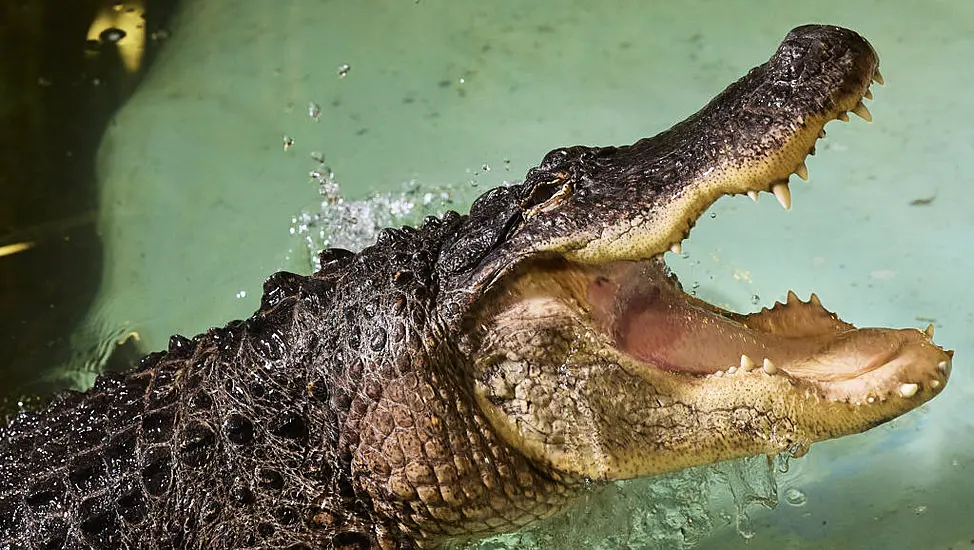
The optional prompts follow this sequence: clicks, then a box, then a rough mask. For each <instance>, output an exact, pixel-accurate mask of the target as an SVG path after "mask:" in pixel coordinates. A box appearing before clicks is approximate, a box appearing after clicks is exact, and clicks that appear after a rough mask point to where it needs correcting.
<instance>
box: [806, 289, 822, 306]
mask: <svg viewBox="0 0 974 550" xmlns="http://www.w3.org/2000/svg"><path fill="white" fill-rule="evenodd" d="M808 303H810V304H812V305H815V306H818V307H822V301H821V300H819V299H818V294H815V293H814V292H813V293H812V295H811V296H809V297H808Z"/></svg>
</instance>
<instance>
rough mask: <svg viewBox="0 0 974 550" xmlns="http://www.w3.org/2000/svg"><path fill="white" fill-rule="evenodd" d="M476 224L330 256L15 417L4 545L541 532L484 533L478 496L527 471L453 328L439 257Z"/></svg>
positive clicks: (2, 452)
mask: <svg viewBox="0 0 974 550" xmlns="http://www.w3.org/2000/svg"><path fill="white" fill-rule="evenodd" d="M465 222H466V218H465V217H461V216H458V215H456V214H453V213H451V214H448V215H447V216H445V217H444V218H443V219H442V220H439V219H430V220H427V222H426V224H425V225H424V226H423V227H422V228H421V229H412V228H403V229H395V230H386V231H384V232H383V233H382V235H381V236H380V238H379V242H380V243H382V244H377V245H376V246H373V247H371V248H368V249H366V250H365V251H363V252H362V253H360V254H358V255H353V254H350V253H347V252H344V251H339V250H330V251H325V252H324V253H323V254H322V260H323V261H322V265H323V266H324V267H323V269H322V270H321V271H320V272H319V273H316V274H315V275H314V276H312V277H300V276H297V275H293V274H289V273H278V274H275V275H273V276H271V277H270V278H269V279H268V280H267V282H266V283H265V292H264V296H263V300H262V306H261V310H260V311H258V312H257V313H256V314H255V315H254V316H253V317H251V318H250V319H247V320H246V321H242V322H233V323H230V324H228V325H227V326H226V327H223V328H217V329H211V330H210V331H208V332H207V333H205V334H202V335H200V336H197V337H196V338H193V339H187V338H184V337H181V336H174V337H172V339H171V340H170V346H169V350H168V351H167V352H165V353H155V354H151V355H149V356H147V357H146V358H145V359H143V360H142V361H141V363H140V364H139V365H138V367H137V368H136V369H134V370H133V371H130V372H129V373H127V374H124V375H118V374H111V375H106V376H103V377H101V378H99V380H98V381H97V383H96V384H95V386H94V387H93V388H92V389H91V390H90V391H89V392H87V393H84V394H79V393H70V392H69V393H65V394H64V395H62V396H60V397H58V398H57V399H56V400H55V402H54V403H53V404H52V405H51V406H50V407H49V408H48V410H46V411H44V412H42V413H41V414H39V415H37V414H31V413H23V414H22V415H21V416H19V417H18V418H16V419H14V420H13V421H12V422H11V423H10V425H9V426H7V428H6V429H5V431H4V432H2V445H0V494H2V497H0V549H6V548H22V547H37V548H42V547H44V548H47V547H50V548H75V547H78V548H86V547H87V548H120V547H124V548H170V547H181V548H190V547H193V548H195V547H234V548H247V547H253V548H258V547H259V548H266V547H275V548H288V547H295V548H298V547H300V546H299V545H301V544H305V545H308V547H312V548H322V547H323V548H332V547H334V548H339V547H348V548H360V547H361V548H365V547H371V546H373V545H381V546H384V547H389V548H397V547H398V548H408V547H411V543H410V542H409V539H410V538H412V537H422V536H424V535H438V534H444V533H446V534H449V533H465V532H468V531H470V530H471V527H470V526H472V527H473V530H474V531H487V530H495V528H496V526H497V525H501V524H503V525H509V524H510V525H514V524H517V523H518V522H519V521H523V519H519V518H522V516H525V514H524V513H521V512H519V513H518V514H516V515H517V516H518V517H517V518H513V520H512V521H509V520H507V519H503V520H496V522H497V524H496V525H492V524H490V523H485V521H484V516H485V514H489V515H495V514H492V513H488V512H487V510H489V506H486V504H484V503H485V502H487V501H486V500H483V499H482V498H480V497H481V496H483V495H486V494H487V492H488V491H487V489H486V488H483V489H476V490H473V489H464V487H463V486H464V485H469V484H473V485H478V486H480V485H483V483H484V481H483V480H484V479H485V480H487V481H488V482H489V483H492V484H496V486H497V487H501V484H505V483H509V482H510V481H511V480H510V479H505V476H507V477H511V476H512V475H513V472H514V471H517V470H519V469H522V468H523V466H524V464H521V463H520V462H523V459H521V458H518V456H519V455H517V453H516V452H514V451H510V450H506V451H505V452H504V453H501V452H500V451H498V450H497V449H499V447H500V446H499V445H498V442H497V441H496V440H495V439H494V438H492V437H491V436H490V434H485V433H484V429H483V428H484V426H483V425H482V424H483V423H484V421H483V419H482V418H480V417H478V416H476V415H475V414H474V413H473V408H474V405H473V398H472V394H471V391H472V390H471V388H470V387H469V382H468V381H464V380H465V378H464V377H463V376H461V375H460V374H459V373H458V372H455V370H456V369H457V368H458V367H459V366H461V365H460V364H459V363H458V360H457V357H458V352H457V350H456V348H455V346H453V345H452V344H451V342H450V341H449V340H446V339H444V338H443V337H442V336H443V334H444V331H445V330H446V328H445V327H444V326H443V324H442V323H441V322H439V321H437V316H438V311H437V307H438V304H437V303H436V297H437V293H438V292H439V287H438V281H437V274H436V264H437V260H438V256H439V251H440V247H441V244H440V243H449V242H451V241H452V240H453V239H455V238H456V235H457V230H458V229H460V228H462V227H463V225H464V223H465ZM490 447H494V448H495V450H494V451H493V454H491V451H490V450H489V448H490ZM505 449H506V448H505ZM505 453H506V454H505ZM486 457H490V459H492V460H494V461H495V462H492V463H490V464H489V465H487V462H488V461H485V458H486ZM511 461H514V462H511ZM516 461H520V462H517V463H515V462H516ZM505 462H509V463H510V464H509V465H506V466H505ZM525 481H526V483H527V485H528V486H531V487H533V486H534V485H536V484H538V483H546V482H545V481H544V480H542V479H541V478H540V477H538V478H537V479H534V478H532V479H530V480H525ZM441 486H442V489H441V488H440V487H441ZM471 491H473V492H471ZM508 492H509V493H510V495H508V494H505V493H504V492H503V491H502V492H501V493H500V495H502V498H503V499H505V500H509V501H511V502H521V505H520V508H518V510H520V509H521V508H523V509H525V510H528V511H531V510H534V509H535V507H536V506H535V505H534V504H532V502H533V501H534V500H535V499H534V498H533V497H532V496H528V497H525V496H524V495H523V494H520V493H521V491H513V490H511V489H508ZM496 498H498V497H495V502H494V505H497V502H496ZM478 499H480V500H482V501H483V502H482V503H481V504H483V505H482V506H480V507H479V508H478V507H477V506H475V505H473V504H471V503H475V502H476V501H477V500H478ZM522 501H523V502H522ZM453 505H464V506H467V508H468V509H467V510H466V511H462V510H460V509H459V508H458V509H457V510H451V509H450V507H451V506H453ZM465 513H466V514H469V517H466V516H464V514H465ZM539 513H540V512H539ZM526 517H534V516H533V515H530V514H528V515H527V516H526Z"/></svg>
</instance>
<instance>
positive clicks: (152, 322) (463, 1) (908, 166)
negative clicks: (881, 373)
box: [78, 0, 974, 549]
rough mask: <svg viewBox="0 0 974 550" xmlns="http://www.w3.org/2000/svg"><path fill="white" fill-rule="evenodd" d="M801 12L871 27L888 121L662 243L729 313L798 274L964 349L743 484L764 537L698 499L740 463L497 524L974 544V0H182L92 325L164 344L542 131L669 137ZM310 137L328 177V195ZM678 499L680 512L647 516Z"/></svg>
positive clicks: (620, 542) (105, 216)
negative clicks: (903, 398) (673, 241)
mask: <svg viewBox="0 0 974 550" xmlns="http://www.w3.org/2000/svg"><path fill="white" fill-rule="evenodd" d="M809 22H823V23H831V24H838V25H843V26H848V27H851V28H854V29H856V30H858V31H859V32H861V33H862V34H863V35H864V36H865V37H867V38H868V39H869V40H870V41H871V42H872V44H873V45H874V47H875V48H876V50H877V51H878V52H879V55H880V58H881V60H882V62H881V68H882V72H883V75H884V77H885V79H886V86H884V87H878V86H873V92H874V95H875V100H874V101H873V102H871V103H870V104H869V108H870V110H871V111H872V113H873V116H874V120H875V122H873V123H872V124H867V123H865V122H864V121H862V120H860V119H857V118H853V121H852V122H851V123H850V124H842V123H839V122H834V123H832V124H830V125H829V127H828V132H829V135H828V138H827V139H825V140H823V141H822V142H820V145H819V147H818V155H817V156H815V157H812V158H810V159H809V160H808V168H809V171H810V173H811V181H810V182H808V183H804V182H800V181H797V180H796V181H795V182H794V183H793V185H792V195H793V202H794V206H793V208H792V210H791V211H789V212H785V211H783V210H782V209H781V208H780V207H779V206H778V204H777V203H775V201H774V200H772V199H771V197H770V196H769V195H764V196H762V198H761V200H760V201H759V203H758V204H756V205H755V204H752V203H751V202H750V201H749V200H747V199H746V198H724V199H722V200H721V201H720V202H719V203H718V204H717V205H715V207H714V208H713V209H712V210H711V214H710V215H705V216H704V217H703V218H702V219H701V221H700V223H699V225H698V226H697V228H696V229H694V231H693V234H692V236H691V239H690V240H689V241H688V242H687V243H685V245H684V250H685V257H684V258H673V257H669V258H668V263H669V264H670V265H671V266H672V267H673V268H674V269H675V270H676V271H677V272H678V273H679V274H680V276H681V279H682V281H683V283H684V286H686V287H688V288H689V287H693V286H695V287H696V288H697V292H698V293H699V294H700V295H701V296H703V297H704V298H706V299H708V300H710V301H714V302H716V303H719V304H722V305H728V306H730V307H732V308H734V309H737V310H740V311H749V310H753V309H754V308H755V307H760V306H755V305H754V302H757V303H758V304H762V305H770V304H771V303H772V302H773V301H774V300H777V299H783V298H784V296H785V294H786V292H787V291H788V289H794V290H795V291H796V292H797V293H798V294H799V296H801V297H802V298H807V297H808V294H809V293H810V292H812V291H815V292H816V293H818V295H819V296H820V297H821V298H822V301H823V303H824V304H825V305H826V307H829V308H830V309H832V310H835V311H837V312H838V313H839V314H840V315H841V316H842V317H843V318H844V319H846V320H848V321H850V322H853V323H855V324H857V325H860V326H870V325H884V326H896V327H911V326H912V327H920V328H922V327H925V326H926V325H927V323H928V322H933V324H934V325H935V326H936V327H937V338H936V340H937V342H938V343H940V344H941V345H943V346H945V347H948V348H953V349H956V351H957V354H956V358H955V366H954V374H953V377H952V379H951V381H950V384H949V385H948V388H947V390H946V391H945V392H944V394H943V395H942V396H940V397H938V398H937V399H936V400H935V401H933V402H931V403H930V404H928V405H926V406H924V407H921V408H920V409H919V410H917V411H915V412H913V413H911V414H909V415H907V416H906V417H904V418H901V419H898V420H896V421H895V422H893V423H891V424H890V425H887V426H884V427H881V428H879V429H876V430H873V431H871V432H869V433H867V434H864V435H861V436H856V437H849V438H845V439H843V440H840V441H834V442H828V443H823V444H819V445H816V446H815V447H813V449H812V451H811V453H810V454H809V455H808V456H806V457H804V458H802V459H800V460H795V461H792V463H791V468H790V470H789V471H788V473H786V474H777V475H776V476H774V479H776V480H777V484H778V489H779V493H781V494H782V495H784V494H785V492H786V491H787V490H789V489H794V490H796V491H800V492H801V495H803V496H804V504H803V505H801V506H793V505H790V504H788V503H787V502H785V499H784V498H782V504H781V505H779V507H778V509H776V510H774V511H766V510H764V509H762V508H760V507H754V506H751V507H749V508H747V510H749V511H750V512H749V514H750V519H751V521H750V523H749V525H750V527H749V528H750V529H751V531H753V537H752V538H751V539H750V540H746V539H744V538H742V537H741V536H740V535H739V534H738V533H737V529H736V528H735V525H736V521H735V517H736V516H735V514H733V513H732V514H730V515H726V514H725V515H721V513H720V512H719V511H717V512H713V511H710V512H707V511H701V510H703V509H702V508H700V509H698V508H699V506H698V504H699V503H696V501H697V500H698V499H699V496H698V494H697V493H700V492H706V493H708V495H709V494H710V493H712V494H713V495H714V498H715V500H718V501H719V500H720V496H719V494H721V493H722V492H726V491H727V489H728V484H730V485H731V486H732V485H733V483H731V482H729V481H722V479H723V478H722V474H715V473H713V471H709V470H708V471H704V472H702V473H701V472H696V473H687V474H684V475H683V477H679V476H678V477H677V478H674V479H675V480H676V481H672V480H671V481H668V482H667V483H671V484H673V486H672V487H670V486H667V487H670V488H669V489H666V490H667V491H668V492H667V493H666V494H667V496H666V499H667V502H669V503H670V504H668V506H669V507H668V508H666V509H663V508H661V507H659V506H657V505H656V504H654V502H656V501H658V500H659V495H658V494H657V493H655V492H654V491H657V492H658V490H659V487H660V486H659V485H652V484H651V483H650V484H646V483H643V484H640V483H631V484H621V485H620V486H619V487H617V488H615V489H613V490H612V491H610V494H609V496H600V497H599V498H597V499H594V500H593V501H592V503H591V506H590V507H589V508H585V510H586V511H585V512H584V513H583V514H579V515H576V516H573V517H575V518H576V520H577V522H576V523H575V524H574V525H576V527H577V525H579V524H584V525H586V528H585V529H577V528H575V527H572V525H573V523H572V522H565V521H562V522H561V523H558V522H554V523H553V524H552V525H551V526H550V527H547V529H549V531H548V533H549V534H551V533H553V534H554V535H552V536H551V537H548V538H547V539H545V538H544V537H540V538H534V539H530V540H528V539H510V538H508V539H501V540H498V541H495V542H492V543H489V544H487V545H486V546H485V547H511V548H513V547H518V546H520V545H523V544H528V543H529V542H531V541H534V542H533V544H541V545H545V544H547V545H548V546H549V547H552V548H555V547H565V546H568V545H576V546H577V545H583V546H592V547H595V546H599V547H606V548H615V547H653V546H655V545H659V546H660V547H673V546H677V545H679V540H682V539H681V538H680V535H679V533H680V528H681V526H683V527H686V525H685V523H686V519H685V518H686V517H687V514H690V515H691V516H693V515H695V514H697V515H699V517H701V518H707V522H704V523H705V524H706V525H705V527H704V528H700V527H699V526H698V527H693V528H692V529H690V531H693V532H695V533H697V535H699V536H703V535H702V534H701V533H703V534H706V535H708V536H706V537H704V538H703V540H702V542H701V545H702V547H703V548H730V547H737V546H745V545H746V546H747V547H749V548H944V549H946V548H967V547H971V546H974V525H972V523H971V521H970V519H971V518H972V517H974V459H972V457H974V429H972V420H971V418H972V417H974V406H972V405H971V403H972V400H971V396H972V391H974V382H972V377H971V369H972V358H974V342H972V337H971V336H972V334H974V311H972V307H971V306H972V302H974V300H972V291H971V285H970V281H971V278H972V275H974V255H972V242H974V222H972V221H971V219H972V218H971V211H972V207H974V200H972V199H971V198H970V195H969V188H970V185H971V180H972V177H971V175H970V174H971V168H970V163H971V162H972V159H974V124H972V121H974V92H972V90H974V76H972V75H974V73H972V70H971V69H970V67H971V66H972V60H974V2H969V1H967V0H951V1H946V0H944V1H923V2H921V1H909V0H898V1H895V2H894V1H870V0H859V1H857V2H848V1H838V0H827V1H818V2H784V1H777V2H772V1H757V0H753V1H743V0H738V1H724V2H718V1H705V0H690V1H684V2H651V1H636V0H627V1H621V0H620V1H609V2H581V1H567V0H566V1H547V2H525V1H523V0H522V1H515V0H507V1H500V0H497V1H490V2H484V1H474V0H450V1H441V0H419V1H414V0H384V1H380V0H356V1H337V0H331V1H314V0H294V1H286V2H285V1H280V2H270V1H267V0H250V1H230V0H208V1H206V2H186V3H185V6H184V7H183V9H182V12H181V13H180V15H179V16H178V17H177V19H176V22H175V24H174V25H173V27H172V29H171V36H170V38H169V40H168V44H167V46H166V48H165V50H164V51H163V52H162V54H161V55H160V57H159V59H158V60H157V62H156V64H155V65H154V66H153V67H152V69H151V71H150V72H149V74H148V75H147V76H146V79H145V81H144V82H143V83H142V85H141V87H140V89H139V90H138V91H137V92H136V94H135V96H134V97H132V98H131V100H130V101H129V102H128V104H127V105H126V106H125V107H124V108H123V109H122V110H121V111H120V112H119V113H118V114H117V116H116V117H115V120H114V121H113V123H112V125H111V126H110V128H109V129H108V131H107V133H106V135H105V137H104V139H103V141H102V144H101V147H100V154H99V180H100V193H101V206H102V209H101V218H100V220H99V230H100V233H101V235H102V237H103V239H104V241H105V247H106V264H105V265H106V268H105V275H104V279H103V281H102V286H101V291H100V295H99V298H98V300H97V304H96V307H95V308H94V309H93V311H92V313H91V315H90V320H89V322H88V323H87V325H86V328H85V329H83V330H82V331H81V333H80V334H79V336H78V339H79V341H85V339H88V340H90V339H92V338H105V337H107V335H116V334H119V333H124V332H126V331H136V332H138V334H139V336H140V338H141V340H142V342H143V343H144V345H145V346H146V347H147V348H148V349H156V348H161V347H164V346H165V342H166V339H167V338H168V336H169V335H170V334H171V333H175V332H180V333H183V334H194V333H196V332H199V331H202V330H204V329H205V328H207V327H209V326H211V325H216V324H222V323H223V322H225V321H227V320H229V319H231V318H237V317H242V316H246V315H248V314H249V313H250V312H251V311H253V309H254V308H255V307H256V305H257V303H258V300H259V296H260V284H261V281H262V280H263V278H264V277H265V276H266V275H267V274H269V273H271V272H273V271H275V270H277V269H290V270H295V271H300V272H307V271H309V270H310V269H311V264H310V261H309V254H308V250H307V246H308V240H309V239H310V242H311V243H312V246H313V245H314V244H315V243H319V244H320V243H322V242H339V243H341V244H345V245H347V246H356V245H357V246H362V245H365V244H367V243H368V240H369V238H370V235H371V231H372V229H374V226H375V225H381V224H383V223H386V222H390V223H392V222H395V221H398V220H403V219H404V220H407V221H408V220H410V219H415V218H416V217H417V216H419V215H421V214H424V213H427V212H436V211H440V210H441V209H442V208H445V207H449V208H457V209H460V210H463V209H465V208H466V207H467V206H468V205H469V203H470V201H471V200H472V199H473V198H474V197H475V196H476V195H477V194H479V193H480V192H482V191H483V190H484V189H486V188H489V187H491V186H493V185H496V184H498V183H500V182H501V181H503V180H514V179H520V178H521V177H522V176H523V174H524V173H525V171H526V170H527V169H528V168H529V167H530V166H532V165H534V164H535V163H537V162H538V161H539V160H540V159H541V157H542V156H543V154H544V153H545V152H547V151H548V150H550V149H552V148H554V147H557V146H562V145H570V144H576V143H580V144H588V145H603V144H623V143H629V142H632V141H634V140H635V139H638V138H640V137H644V136H648V135H652V134H655V133H657V132H659V131H661V130H663V129H665V128H667V127H668V126H669V125H671V124H673V123H675V122H677V121H679V120H681V119H682V118H684V117H685V116H687V115H689V114H690V113H692V112H694V111H695V110H696V109H698V108H699V107H701V106H702V105H703V104H704V103H705V102H706V101H708V100H709V99H710V98H711V97H712V96H713V95H715V94H716V93H717V92H719V91H720V90H721V89H723V87H724V86H726V85H727V84H729V83H730V82H732V81H733V80H735V79H737V78H739V77H740V76H741V75H743V74H744V72H746V71H747V70H748V69H749V68H750V67H752V66H754V65H757V64H760V63H762V62H764V61H765V60H766V59H767V58H768V57H769V56H770V55H771V53H772V52H773V51H774V49H775V48H776V46H777V44H778V43H779V41H780V40H781V38H782V37H783V36H784V35H785V34H786V33H787V31H788V30H789V29H791V28H792V27H794V26H797V25H800V24H804V23H809ZM344 63H348V64H349V65H350V67H351V69H350V70H349V71H348V73H347V75H346V76H345V77H344V78H341V77H339V75H338V68H339V67H340V66H341V65H342V64H344ZM312 102H313V103H316V104H317V105H319V106H320V111H321V113H320V116H319V118H318V120H317V121H315V120H313V119H312V118H311V117H310V116H309V103H312ZM284 136H288V137H290V138H291V139H293V145H291V146H290V147H289V148H288V149H287V150H285V148H284V147H283V141H284ZM313 153H315V156H316V157H317V156H318V155H317V153H322V154H323V155H324V157H325V164H327V166H328V167H330V168H331V169H333V170H334V171H335V174H336V176H335V177H336V181H337V182H338V183H339V184H340V186H341V187H340V193H341V195H339V194H337V193H338V192H335V191H334V190H332V191H331V193H332V194H331V195H329V197H330V199H331V200H330V201H328V202H329V204H327V205H325V206H322V204H321V202H322V197H321V196H320V195H319V186H318V185H317V184H316V183H315V182H314V181H313V180H312V179H311V178H309V176H308V173H309V171H311V170H314V169H315V168H316V167H317V166H318V161H317V160H315V159H314V158H312V154H313ZM488 167H489V170H488V169H487V168H488ZM793 179H795V178H793ZM406 182H413V183H412V184H410V185H409V186H407V187H404V184H406ZM426 193H431V194H432V195H433V200H430V197H429V196H427V195H426ZM376 195H379V196H378V197H377V196H376ZM329 197H326V198H329ZM444 197H446V200H445V201H444V200H443V199H444ZM390 208H391V209H393V210H390ZM336 209H337V210H336ZM335 211H340V212H343V213H345V214H348V216H346V217H345V218H342V219H344V222H343V221H342V219H338V220H337V221H336V219H334V217H333V216H332V217H329V216H331V214H329V213H330V212H332V213H333V212H335ZM322 220H324V221H322ZM372 222H374V223H372ZM308 223H310V224H311V225H310V227H308ZM350 228H354V231H353V230H351V229H350ZM321 231H324V232H325V234H324V235H322V234H321V233H320V232H321ZM669 256H672V255H669ZM86 379H87V378H85V377H82V379H81V380H79V383H81V384H83V383H84V382H85V380H86ZM748 468H750V470H751V472H752V474H753V473H754V472H758V474H760V472H761V466H760V465H758V466H754V465H753V464H751V465H750V466H748ZM745 477H747V476H745ZM758 477H760V475H758ZM742 479H743V478H742ZM697 482H699V483H697ZM681 483H682V484H681ZM674 487H675V488H674ZM756 491H757V493H760V492H761V490H756ZM736 494H737V497H736V502H737V503H738V504H741V503H742V502H743V501H742V498H743V497H741V494H740V493H739V492H738V493H736ZM790 494H792V495H794V494H795V493H794V492H792V493H790ZM654 495H655V496H654ZM654 499H656V501H654ZM681 499H682V500H681ZM725 500H726V499H725ZM743 500H746V498H743ZM687 503H691V504H693V506H692V507H694V511H693V512H692V513H682V512H678V513H675V514H672V516H673V517H670V518H669V519H667V521H664V522H657V523H653V521H656V520H653V519H645V518H647V517H648V518H657V519H658V518H660V517H662V516H663V515H665V514H667V513H670V512H672V511H673V510H677V511H679V510H684V509H686V506H687V505H688V504H687ZM681 506H682V508H681ZM700 506H703V505H702V504H701V505H700ZM708 509H709V508H708ZM716 509H720V507H719V506H718V507H717V508H716ZM592 517H601V518H607V519H606V521H603V522H591V521H589V523H584V522H585V521H586V518H589V520H590V519H591V518H592ZM681 517H682V518H683V519H681ZM573 521H574V520H573ZM578 522H582V523H578ZM640 522H642V523H640ZM647 522H649V523H647ZM681 522H682V523H681ZM708 522H709V523H708ZM636 524H640V525H644V526H645V525H650V524H652V525H656V526H658V527H654V529H657V532H656V535H659V536H649V535H647V534H646V533H644V532H643V531H640V530H639V529H634V528H633V525H636ZM542 529H545V528H542ZM660 529H661V530H663V531H666V532H665V533H662V534H661V532H660V531H659V530H660ZM701 529H703V531H701ZM745 530H746V529H745ZM542 532H544V531H542ZM691 538H693V537H691ZM542 539H544V540H547V541H548V542H544V540H542ZM539 541H540V542H539ZM552 541H553V542H552ZM491 545H493V546H491Z"/></svg>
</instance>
